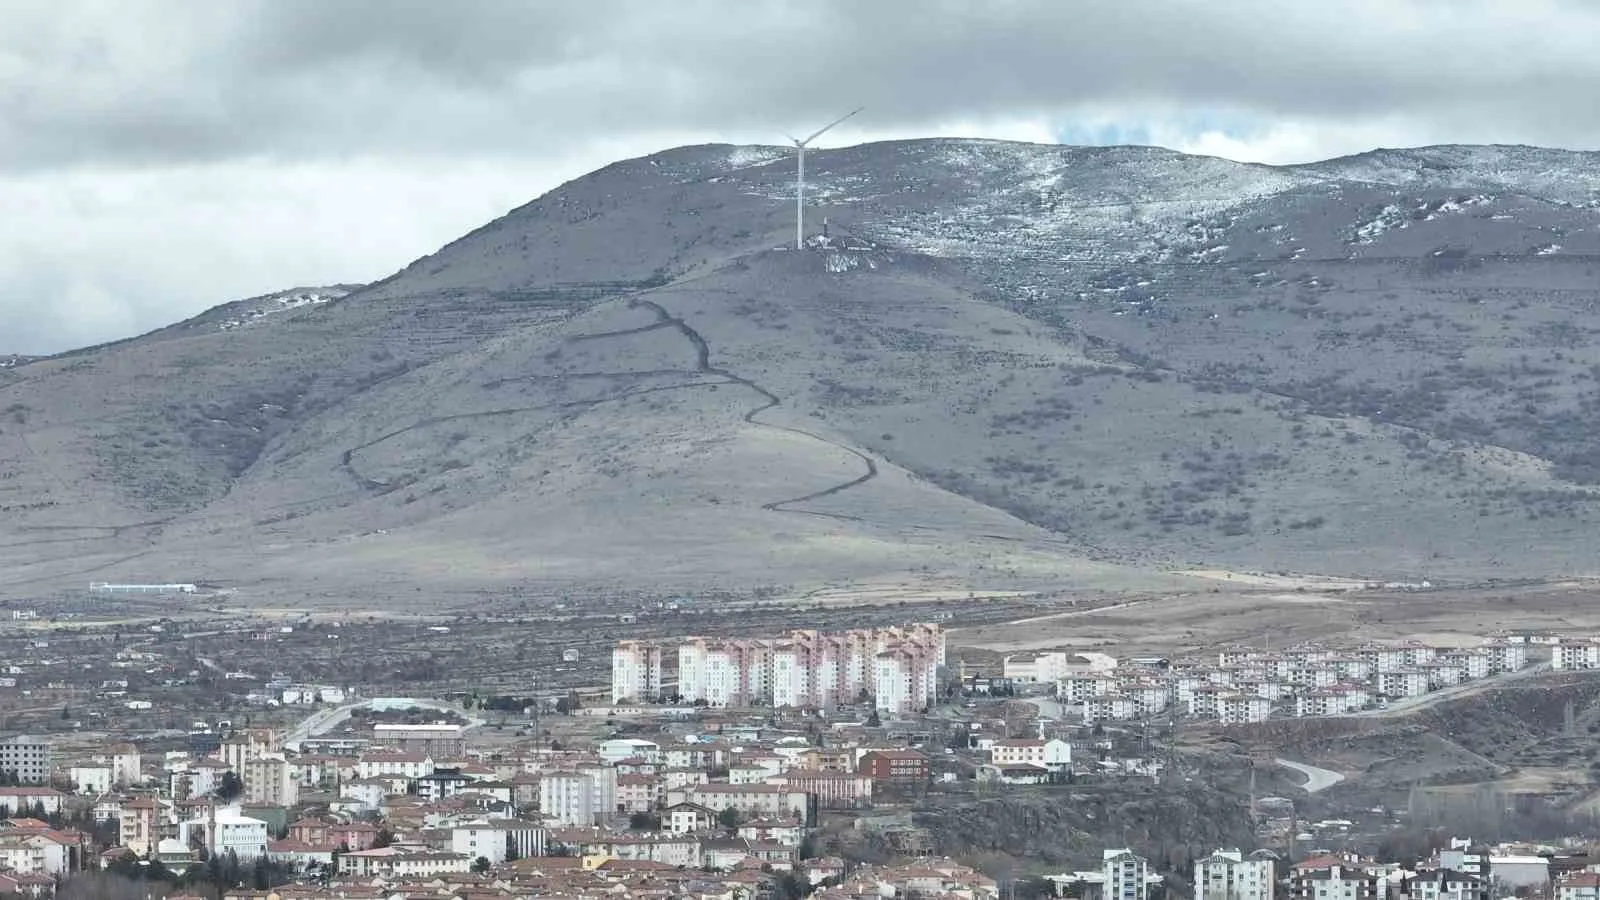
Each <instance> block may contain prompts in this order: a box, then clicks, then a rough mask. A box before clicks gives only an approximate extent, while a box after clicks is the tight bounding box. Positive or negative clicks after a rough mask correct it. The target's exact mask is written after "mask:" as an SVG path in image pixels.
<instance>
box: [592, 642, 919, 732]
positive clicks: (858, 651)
mask: <svg viewBox="0 0 1600 900" xmlns="http://www.w3.org/2000/svg"><path fill="white" fill-rule="evenodd" d="M676 649H677V664H678V672H677V675H678V695H679V696H680V697H682V699H683V700H684V701H686V702H691V703H693V702H702V701H703V702H704V703H705V704H706V705H708V706H744V705H747V704H750V703H770V704H772V705H774V706H790V707H797V708H810V709H829V708H832V707H835V706H839V705H841V704H846V703H854V702H856V701H857V700H859V699H861V698H862V697H863V695H870V696H871V697H872V698H873V699H874V702H875V704H876V706H877V708H878V710H879V711H880V712H881V713H886V714H889V715H903V714H906V713H910V712H913V711H916V710H921V709H923V708H925V707H927V706H929V705H930V704H932V703H933V702H934V700H935V699H936V698H937V696H938V670H939V666H940V665H941V664H943V662H944V658H945V640H944V632H943V631H942V630H941V629H940V628H939V626H937V625H930V624H914V625H905V626H896V627H890V628H858V629H853V630H850V631H841V632H832V633H827V632H819V631H810V630H801V631H794V632H791V633H789V634H788V635H785V636H783V637H779V638H759V639H747V638H737V639H736V638H706V637H690V638H684V639H683V640H682V641H681V642H680V643H679V644H678V645H677V648H676ZM652 654H654V655H653V656H652ZM660 659H661V648H660V647H659V646H657V645H654V644H649V645H645V644H643V643H641V642H638V641H623V642H621V643H619V644H618V645H617V647H616V649H615V650H614V651H613V653H612V683H611V695H612V699H613V702H617V701H619V700H622V699H628V698H632V699H639V698H640V694H639V693H636V692H638V691H639V690H640V685H643V684H650V683H653V684H655V685H657V686H658V689H659V685H660V684H662V680H661V679H662V675H661V672H660ZM652 667H653V668H652ZM652 679H653V681H652ZM646 695H648V694H646Z"/></svg>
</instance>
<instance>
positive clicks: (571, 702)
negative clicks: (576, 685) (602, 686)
mask: <svg viewBox="0 0 1600 900" xmlns="http://www.w3.org/2000/svg"><path fill="white" fill-rule="evenodd" d="M582 708H583V704H582V703H580V702H579V701H578V692H577V691H568V692H567V695H566V696H565V697H562V698H561V699H560V700H557V701H556V712H558V713H560V714H562V715H564V716H565V715H569V714H571V713H574V712H577V711H578V710H580V709H582Z"/></svg>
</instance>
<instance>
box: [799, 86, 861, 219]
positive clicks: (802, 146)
mask: <svg viewBox="0 0 1600 900" xmlns="http://www.w3.org/2000/svg"><path fill="white" fill-rule="evenodd" d="M863 109H866V107H865V106H858V107H856V108H855V109H852V110H850V111H849V112H847V113H845V114H844V115H842V116H840V117H839V118H837V119H834V120H833V121H832V122H829V123H828V124H826V125H824V126H822V127H821V128H818V129H817V130H816V131H813V132H812V133H811V136H810V137H808V138H806V139H805V140H803V141H802V140H801V139H799V138H797V137H795V136H794V135H792V134H791V135H785V136H786V137H787V138H789V140H791V141H794V145H795V147H796V148H797V149H798V150H799V151H800V157H799V163H798V164H797V167H796V169H795V177H794V248H795V249H796V250H803V249H805V240H806V147H807V145H809V144H810V143H811V142H812V141H814V140H816V139H817V138H819V137H822V135H823V133H824V132H826V131H828V130H829V129H830V128H832V127H833V126H835V125H837V124H839V123H840V122H843V121H844V120H845V119H848V118H850V117H851V116H853V115H855V114H856V113H858V112H861V111H862V110H863Z"/></svg>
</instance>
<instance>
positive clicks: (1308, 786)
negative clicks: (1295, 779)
mask: <svg viewBox="0 0 1600 900" xmlns="http://www.w3.org/2000/svg"><path fill="white" fill-rule="evenodd" d="M1273 762H1275V763H1277V764H1278V765H1280V766H1283V767H1284V768H1285V769H1293V770H1295V771H1296V772H1299V773H1300V774H1301V775H1304V776H1305V777H1306V783H1305V784H1302V785H1300V787H1301V788H1303V789H1304V790H1305V792H1306V793H1308V794H1315V793H1317V792H1318V791H1325V790H1327V789H1328V788H1331V787H1333V786H1334V785H1336V784H1338V783H1339V782H1341V781H1343V780H1344V776H1343V775H1340V774H1339V773H1338V772H1335V771H1333V770H1332V769H1319V768H1317V767H1316V766H1308V765H1306V764H1305V763H1297V762H1290V761H1288V760H1287V759H1275V760H1273Z"/></svg>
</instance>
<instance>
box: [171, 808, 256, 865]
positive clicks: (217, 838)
mask: <svg viewBox="0 0 1600 900" xmlns="http://www.w3.org/2000/svg"><path fill="white" fill-rule="evenodd" d="M197 832H198V834H196V833H197ZM196 839H198V840H200V841H202V842H203V843H204V845H205V847H206V849H207V850H209V851H210V852H211V853H212V854H213V855H217V856H225V855H226V854H227V853H228V852H229V851H232V852H233V854H234V855H235V856H237V857H238V858H239V859H241V860H249V859H256V858H257V857H262V856H266V855H267V823H266V822H264V821H262V820H260V819H252V818H250V817H249V816H242V815H240V814H239V808H238V807H237V806H230V807H225V808H223V809H218V810H214V811H212V812H211V813H210V815H207V816H202V817H200V818H197V819H190V820H189V821H187V822H180V823H178V840H179V841H180V842H182V843H183V845H184V846H185V847H189V846H193V845H194V841H195V840H196Z"/></svg>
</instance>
